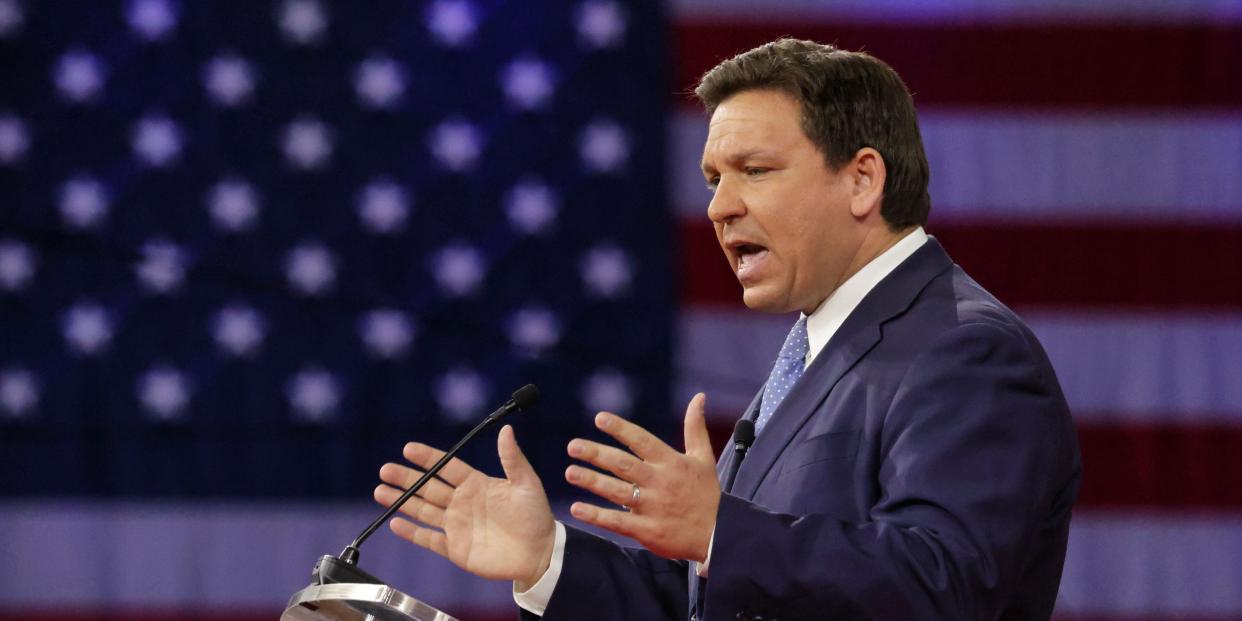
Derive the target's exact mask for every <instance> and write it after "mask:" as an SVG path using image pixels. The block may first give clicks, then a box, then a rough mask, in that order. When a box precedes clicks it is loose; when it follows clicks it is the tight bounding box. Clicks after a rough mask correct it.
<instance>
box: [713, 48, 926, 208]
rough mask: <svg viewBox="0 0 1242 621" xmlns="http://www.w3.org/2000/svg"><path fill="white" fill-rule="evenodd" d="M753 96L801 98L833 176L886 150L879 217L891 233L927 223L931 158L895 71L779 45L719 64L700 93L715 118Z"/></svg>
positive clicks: (869, 59) (864, 58)
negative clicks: (863, 155) (741, 96)
mask: <svg viewBox="0 0 1242 621" xmlns="http://www.w3.org/2000/svg"><path fill="white" fill-rule="evenodd" d="M751 90H777V91H782V92H784V93H787V94H789V95H790V96H792V97H793V98H794V99H796V100H797V101H798V102H799V103H800V104H801V106H802V120H801V121H802V122H801V124H802V131H803V133H805V134H806V136H807V138H809V139H810V140H811V142H813V143H815V145H816V147H817V148H818V149H819V150H820V152H821V153H823V155H824V161H825V162H826V163H827V164H828V166H829V167H830V168H831V169H832V170H838V169H840V167H841V166H842V165H844V164H845V163H847V162H849V161H850V160H851V159H853V157H854V155H855V154H856V153H858V150H859V149H862V148H864V147H871V148H873V149H875V150H876V151H879V152H880V155H881V156H882V157H883V158H884V165H885V168H886V169H887V173H888V174H887V179H885V182H884V198H883V201H882V202H881V204H880V214H881V215H882V216H883V217H884V220H885V221H886V222H887V223H888V225H889V228H891V229H893V230H900V229H904V228H907V227H911V226H915V225H921V224H925V223H926V222H927V214H928V212H929V211H930V210H931V198H930V197H929V196H928V194H927V181H928V176H929V173H928V169H927V154H926V153H924V151H923V139H922V137H921V136H920V135H919V124H918V117H917V116H916V115H915V112H914V101H913V100H912V99H911V97H910V91H909V90H907V89H906V85H905V83H904V82H902V81H901V78H900V77H899V76H898V75H897V72H896V71H893V68H892V67H889V66H888V65H886V64H884V62H883V61H881V60H880V59H878V58H876V57H874V56H871V55H870V54H867V53H864V52H850V51H846V50H841V49H837V48H835V47H833V46H831V45H823V44H820V43H816V42H814V41H802V40H798V39H777V40H776V41H773V42H771V43H766V44H764V45H761V46H759V47H757V48H755V49H753V50H750V51H748V52H743V53H741V54H738V55H737V56H734V57H733V58H730V59H728V60H726V61H724V62H722V63H720V64H719V65H716V67H715V68H713V69H712V70H711V71H708V72H707V73H705V74H704V75H703V79H702V80H700V81H699V85H698V87H697V88H695V89H694V93H695V95H698V97H699V99H700V100H701V101H702V102H703V106H704V107H705V108H707V114H708V115H711V114H713V113H714V112H715V111H716V107H717V106H719V105H720V104H721V103H722V102H724V101H725V100H726V99H728V98H730V97H732V96H733V95H736V94H738V93H741V92H743V91H751Z"/></svg>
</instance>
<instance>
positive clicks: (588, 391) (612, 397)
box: [581, 369, 634, 416]
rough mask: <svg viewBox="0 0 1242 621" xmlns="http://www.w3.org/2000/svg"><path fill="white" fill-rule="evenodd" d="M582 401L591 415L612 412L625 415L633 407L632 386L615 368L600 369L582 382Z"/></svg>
mask: <svg viewBox="0 0 1242 621" xmlns="http://www.w3.org/2000/svg"><path fill="white" fill-rule="evenodd" d="M581 396H582V403H583V405H585V406H586V408H587V411H588V412H590V413H591V415H592V416H594V414H595V413H596V412H612V413H613V414H617V415H620V416H627V415H628V414H629V413H630V410H631V409H632V408H633V407H634V386H633V382H631V381H630V379H629V378H628V377H626V376H625V375H624V374H622V373H621V372H619V371H617V370H616V369H601V370H599V371H597V372H595V373H593V374H591V376H590V377H588V378H587V379H586V380H584V381H583V382H582V395H581Z"/></svg>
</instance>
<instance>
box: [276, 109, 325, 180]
mask: <svg viewBox="0 0 1242 621" xmlns="http://www.w3.org/2000/svg"><path fill="white" fill-rule="evenodd" d="M332 142H333V138H332V130H331V129H330V128H329V127H328V126H327V125H325V124H324V123H323V122H321V121H319V120H318V119H315V118H311V117H304V118H299V119H296V120H294V121H293V122H291V123H289V124H288V125H287V126H285V132H284V136H283V138H282V147H283V149H284V152H285V161H286V162H287V163H288V164H289V165H290V166H292V167H293V168H296V169H298V170H314V169H316V168H319V167H321V166H323V165H324V164H325V163H326V162H327V161H328V158H330V157H332V147H333V145H332Z"/></svg>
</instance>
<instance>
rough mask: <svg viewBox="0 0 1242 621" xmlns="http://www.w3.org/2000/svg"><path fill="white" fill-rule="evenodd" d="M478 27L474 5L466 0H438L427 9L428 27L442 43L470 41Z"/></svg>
mask: <svg viewBox="0 0 1242 621" xmlns="http://www.w3.org/2000/svg"><path fill="white" fill-rule="evenodd" d="M478 27H479V25H478V21H477V18H476V17H475V10H474V5H472V4H470V3H469V2H467V1H466V0H437V1H436V2H435V3H433V4H432V5H431V7H430V8H429V9H427V29H428V30H430V31H431V34H432V36H434V37H435V39H436V40H437V41H439V42H440V43H441V44H442V45H445V46H448V47H458V46H460V45H464V44H466V43H469V42H470V41H471V40H472V39H474V33H475V30H477V29H478Z"/></svg>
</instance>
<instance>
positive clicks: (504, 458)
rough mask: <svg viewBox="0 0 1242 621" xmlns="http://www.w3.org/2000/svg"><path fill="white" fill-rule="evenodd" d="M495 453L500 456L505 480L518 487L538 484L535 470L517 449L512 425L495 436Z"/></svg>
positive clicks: (503, 428)
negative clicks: (533, 483) (532, 483)
mask: <svg viewBox="0 0 1242 621" xmlns="http://www.w3.org/2000/svg"><path fill="white" fill-rule="evenodd" d="M496 452H497V453H498V454H499V455H500V467H501V468H504V470H505V478H506V479H509V481H510V482H512V483H516V484H519V485H522V484H529V483H531V482H535V483H538V482H539V476H538V475H536V474H535V469H534V468H532V467H531V466H530V462H529V461H527V460H526V455H523V454H522V449H521V448H519V447H518V443H517V436H515V435H514V433H513V426H512V425H505V426H504V427H502V428H501V430H500V434H499V435H497V436H496Z"/></svg>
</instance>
